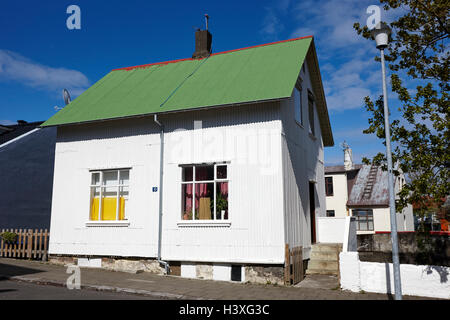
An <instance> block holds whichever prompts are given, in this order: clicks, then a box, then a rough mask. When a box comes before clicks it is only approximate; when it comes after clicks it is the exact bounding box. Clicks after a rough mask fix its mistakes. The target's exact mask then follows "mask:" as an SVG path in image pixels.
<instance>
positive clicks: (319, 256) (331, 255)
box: [310, 251, 339, 261]
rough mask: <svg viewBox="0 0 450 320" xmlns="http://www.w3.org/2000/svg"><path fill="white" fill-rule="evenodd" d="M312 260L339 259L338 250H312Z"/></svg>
mask: <svg viewBox="0 0 450 320" xmlns="http://www.w3.org/2000/svg"><path fill="white" fill-rule="evenodd" d="M310 257H311V260H328V261H338V258H339V256H338V252H337V251H312V252H311V256H310Z"/></svg>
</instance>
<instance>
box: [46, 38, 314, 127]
mask: <svg viewBox="0 0 450 320" xmlns="http://www.w3.org/2000/svg"><path fill="white" fill-rule="evenodd" d="M311 41H312V38H311V37H307V38H298V39H291V40H287V41H281V42H277V43H272V44H267V45H261V46H256V47H250V48H244V49H239V50H233V51H228V52H223V53H216V54H213V55H211V56H210V57H209V58H204V59H200V60H194V59H184V60H178V61H168V62H163V63H156V64H150V65H143V66H137V67H130V68H122V69H116V70H113V71H111V72H110V73H108V74H107V75H106V76H104V77H103V78H102V79H100V80H99V81H98V82H96V83H95V84H94V85H93V86H91V87H90V88H89V89H87V90H86V91H85V92H84V93H82V94H81V95H80V96H79V97H77V98H76V99H74V100H73V101H72V102H71V103H70V104H68V105H67V106H65V107H64V108H63V109H62V110H60V111H58V112H57V113H56V114H55V115H54V116H53V117H51V118H50V119H48V120H47V121H46V122H45V123H43V124H42V126H54V125H63V124H70V123H81V122H90V121H95V120H104V119H114V118H122V117H130V116H137V115H144V114H155V113H161V112H169V111H177V110H186V109H193V108H201V107H211V106H220V105H228V104H236V103H244V102H251V101H259V100H271V99H279V98H285V97H290V95H291V93H292V89H293V87H294V84H295V81H296V79H297V76H298V74H299V72H300V67H301V65H302V64H303V61H304V59H305V57H306V54H307V52H308V49H309V46H310V44H311Z"/></svg>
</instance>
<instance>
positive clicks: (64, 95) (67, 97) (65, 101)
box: [63, 89, 71, 105]
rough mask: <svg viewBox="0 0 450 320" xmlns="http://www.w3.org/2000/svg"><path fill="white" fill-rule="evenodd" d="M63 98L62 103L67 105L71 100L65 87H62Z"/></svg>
mask: <svg viewBox="0 0 450 320" xmlns="http://www.w3.org/2000/svg"><path fill="white" fill-rule="evenodd" d="M63 99H64V103H65V104H66V105H68V104H69V103H70V101H71V99H70V94H69V91H67V89H63Z"/></svg>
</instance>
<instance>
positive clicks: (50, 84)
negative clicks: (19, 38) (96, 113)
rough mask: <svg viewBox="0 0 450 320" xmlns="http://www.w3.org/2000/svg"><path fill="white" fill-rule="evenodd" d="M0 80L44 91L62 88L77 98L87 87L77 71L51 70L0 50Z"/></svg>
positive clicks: (85, 78)
mask: <svg viewBox="0 0 450 320" xmlns="http://www.w3.org/2000/svg"><path fill="white" fill-rule="evenodd" d="M0 80H2V81H16V82H19V83H22V84H24V85H27V86H30V87H33V88H36V89H39V90H45V91H51V92H56V91H59V92H61V90H62V89H63V88H66V89H68V90H69V91H70V92H71V94H72V95H74V96H77V95H79V94H80V93H81V92H83V91H84V90H86V89H87V87H88V86H89V80H88V78H87V77H86V76H85V75H84V74H83V73H81V72H79V71H77V70H70V69H66V68H53V67H49V66H45V65H42V64H39V63H36V62H33V61H31V60H30V59H27V58H25V57H23V56H21V55H19V54H17V53H15V52H12V51H8V50H1V49H0Z"/></svg>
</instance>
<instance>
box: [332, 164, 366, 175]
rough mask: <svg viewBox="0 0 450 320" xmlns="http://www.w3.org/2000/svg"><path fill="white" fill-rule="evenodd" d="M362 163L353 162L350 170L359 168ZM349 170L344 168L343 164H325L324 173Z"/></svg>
mask: <svg viewBox="0 0 450 320" xmlns="http://www.w3.org/2000/svg"><path fill="white" fill-rule="evenodd" d="M362 166H363V165H362V164H354V165H353V168H352V169H351V170H358V169H361V167H362ZM347 171H350V170H345V168H344V166H326V167H325V173H345V172H347Z"/></svg>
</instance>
